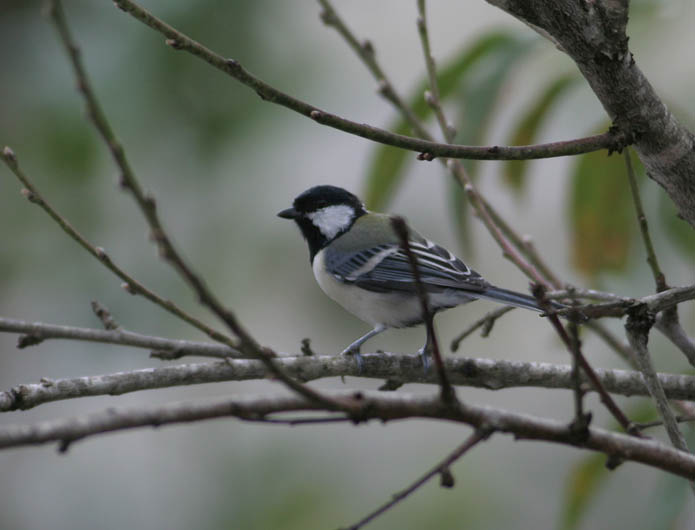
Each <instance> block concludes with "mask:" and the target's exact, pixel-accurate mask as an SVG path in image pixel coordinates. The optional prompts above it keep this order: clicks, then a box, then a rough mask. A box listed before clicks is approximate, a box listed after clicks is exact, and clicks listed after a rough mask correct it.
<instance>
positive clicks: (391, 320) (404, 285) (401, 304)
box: [278, 186, 542, 368]
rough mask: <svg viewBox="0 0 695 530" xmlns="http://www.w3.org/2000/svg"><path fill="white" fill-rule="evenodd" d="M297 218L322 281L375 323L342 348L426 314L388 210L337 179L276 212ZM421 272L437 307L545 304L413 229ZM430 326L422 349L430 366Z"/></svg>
mask: <svg viewBox="0 0 695 530" xmlns="http://www.w3.org/2000/svg"><path fill="white" fill-rule="evenodd" d="M278 216H279V217H282V218H283V219H292V220H294V222H295V223H297V225H298V226H299V229H300V230H301V232H302V235H303V236H304V238H305V239H306V241H307V243H308V245H309V258H310V261H311V265H312V268H313V271H314V276H315V278H316V281H317V282H318V284H319V286H320V287H321V289H322V290H323V291H324V292H325V293H326V294H327V295H328V296H329V297H331V298H332V299H333V300H335V301H336V302H338V303H339V304H340V305H341V306H343V307H344V308H345V309H347V310H348V311H349V312H351V313H352V314H353V315H355V316H356V317H358V318H360V319H361V320H363V321H364V322H367V323H368V324H370V325H371V326H372V328H373V329H372V330H371V331H370V332H369V333H367V334H365V335H363V336H362V337H360V338H358V339H357V340H356V341H354V342H353V343H352V344H350V345H349V346H348V347H347V348H345V350H343V354H354V355H356V359H357V361H358V364H360V365H361V358H360V357H359V351H360V347H361V346H362V344H364V343H365V342H366V341H367V340H368V339H370V338H371V337H374V336H375V335H377V334H379V333H381V332H382V331H384V330H386V329H388V328H403V327H409V326H414V325H416V324H421V323H423V322H424V319H423V312H422V308H421V303H420V299H419V298H418V294H417V290H416V289H417V287H416V283H415V278H414V276H413V273H412V268H411V265H410V262H409V260H408V257H407V255H406V254H405V253H404V252H403V250H402V249H401V246H400V244H399V238H398V236H397V235H396V233H395V232H394V230H393V228H392V224H391V217H390V216H389V215H385V214H379V213H373V212H370V211H368V210H366V209H365V207H364V204H362V202H361V201H360V200H359V199H358V198H357V197H356V196H355V195H353V194H352V193H350V192H349V191H346V190H344V189H342V188H338V187H336V186H315V187H313V188H310V189H308V190H306V191H305V192H304V193H302V194H300V195H299V196H297V198H296V199H295V200H294V202H293V204H292V207H291V208H287V209H286V210H282V211H281V212H280V213H278ZM409 239H410V241H409V244H410V248H411V250H412V252H413V253H414V254H415V256H416V257H417V265H418V270H419V273H420V280H421V283H422V285H423V286H424V288H425V290H426V292H427V296H428V303H429V307H430V310H431V312H432V314H433V315H434V314H435V313H437V312H439V311H443V310H444V309H449V308H452V307H456V306H458V305H461V304H466V303H468V302H472V301H473V300H476V299H478V298H486V299H489V300H494V301H496V302H501V303H503V304H507V305H513V306H518V307H523V308H526V309H532V310H534V311H542V309H541V308H540V307H539V305H538V303H537V301H536V299H535V298H533V297H531V296H529V295H526V294H521V293H516V292H514V291H508V290H507V289H502V288H499V287H495V286H493V285H491V284H489V283H488V282H487V281H485V280H484V279H483V278H482V277H481V276H480V274H478V273H477V272H475V271H474V270H473V269H471V268H470V267H468V266H467V265H466V264H465V263H463V261H461V260H460V259H459V258H457V257H456V256H454V255H453V254H452V253H451V252H449V251H448V250H446V249H445V248H443V247H441V246H439V245H437V244H436V243H432V242H431V241H428V240H427V239H425V238H424V237H422V236H421V235H419V234H418V233H416V232H415V231H413V230H411V231H410V238H409ZM430 339H431V338H430V337H429V333H428V336H427V340H426V342H425V345H424V346H423V347H422V348H420V350H419V352H418V353H419V354H420V355H421V357H422V359H423V364H424V365H425V368H427V364H428V363H427V359H428V357H427V355H428V352H429V347H430V344H431V343H430Z"/></svg>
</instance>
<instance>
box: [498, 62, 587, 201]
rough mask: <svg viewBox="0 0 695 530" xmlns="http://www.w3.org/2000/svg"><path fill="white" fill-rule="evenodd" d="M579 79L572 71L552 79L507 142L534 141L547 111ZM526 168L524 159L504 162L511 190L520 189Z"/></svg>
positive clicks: (529, 142)
mask: <svg viewBox="0 0 695 530" xmlns="http://www.w3.org/2000/svg"><path fill="white" fill-rule="evenodd" d="M579 79H580V77H579V76H578V75H577V74H574V73H573V74H566V75H563V76H561V77H558V78H557V79H555V80H554V81H552V82H551V83H550V84H549V85H548V86H547V87H546V88H545V90H544V91H543V92H541V94H540V95H539V96H538V98H537V99H536V100H535V101H534V102H533V103H532V104H531V106H530V107H529V109H528V110H527V111H526V113H525V114H524V115H523V116H522V118H521V120H520V121H519V123H518V124H517V126H516V128H515V129H514V132H513V133H512V135H511V138H510V140H509V141H508V144H509V145H530V144H533V143H535V142H536V137H537V134H538V130H539V129H540V126H541V125H542V124H543V120H544V119H545V118H546V116H547V115H548V112H549V111H550V110H551V109H552V107H553V105H554V104H555V102H556V101H557V100H558V99H559V97H560V96H562V95H563V94H564V93H565V92H566V91H567V89H568V88H570V87H571V86H572V85H573V84H574V83H576V82H577V81H578V80H579ZM527 168H528V161H526V160H510V161H509V162H506V163H505V164H504V177H505V180H506V182H507V184H509V186H510V187H511V188H512V190H514V191H516V192H520V191H521V190H522V188H523V185H524V182H525V179H524V176H525V175H526V169H527Z"/></svg>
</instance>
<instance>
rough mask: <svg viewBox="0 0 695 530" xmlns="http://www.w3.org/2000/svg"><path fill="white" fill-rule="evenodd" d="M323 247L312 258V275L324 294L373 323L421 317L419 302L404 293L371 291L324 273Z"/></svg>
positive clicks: (393, 324)
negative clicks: (347, 283)
mask: <svg viewBox="0 0 695 530" xmlns="http://www.w3.org/2000/svg"><path fill="white" fill-rule="evenodd" d="M323 260H324V254H323V250H322V251H320V252H319V253H318V254H316V256H315V257H314V263H313V270H314V277H315V278H316V281H317V283H318V284H319V286H320V287H321V289H322V290H323V292H324V293H326V294H327V295H328V296H329V297H331V298H332V299H333V300H335V301H336V302H338V303H339V304H340V305H341V306H343V307H344V308H345V309H347V310H348V311H349V312H350V313H352V314H353V315H355V316H356V317H357V318H359V319H360V320H363V321H364V322H367V323H368V324H371V325H372V326H376V325H377V324H382V325H384V326H387V327H391V328H401V327H404V326H408V325H412V324H413V323H416V322H418V321H419V320H421V317H422V312H421V310H420V301H419V300H418V298H417V297H416V296H414V295H410V294H407V293H375V292H373V291H367V290H366V289H360V288H358V287H355V286H349V285H346V284H344V283H342V282H340V281H338V280H337V279H336V278H335V277H333V276H332V275H331V274H328V273H327V272H326V270H325V267H324V261H323Z"/></svg>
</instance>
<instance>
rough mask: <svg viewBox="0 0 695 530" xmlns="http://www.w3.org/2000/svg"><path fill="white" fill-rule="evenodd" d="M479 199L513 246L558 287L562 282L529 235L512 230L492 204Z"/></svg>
mask: <svg viewBox="0 0 695 530" xmlns="http://www.w3.org/2000/svg"><path fill="white" fill-rule="evenodd" d="M479 196H480V199H481V201H482V202H483V204H484V205H485V208H486V210H487V211H488V212H489V213H490V217H491V218H492V220H493V222H494V223H495V224H496V225H497V226H498V227H499V229H500V230H501V231H502V233H503V234H504V235H505V236H506V237H507V238H508V239H509V240H510V241H511V242H512V243H513V244H514V246H515V247H516V248H517V249H519V251H520V252H521V253H522V254H523V255H524V256H525V257H526V258H527V259H528V260H529V261H530V262H531V263H532V264H533V266H534V267H535V268H536V269H537V270H538V271H539V272H540V273H541V275H542V276H543V277H544V278H546V279H547V280H548V281H549V282H550V285H551V286H552V287H553V288H558V287H560V286H561V285H562V282H561V281H560V279H559V278H558V277H557V275H556V274H555V273H554V272H553V270H552V269H551V268H550V266H549V265H548V264H547V263H546V262H545V260H544V259H543V257H542V256H541V255H540V253H539V252H538V249H537V248H536V246H535V245H534V244H533V240H532V238H531V236H529V235H524V236H521V235H519V233H518V232H517V231H516V230H514V229H513V228H512V227H511V226H510V225H509V223H507V222H506V221H505V220H504V218H503V217H502V216H501V215H500V213H499V212H497V210H496V209H495V208H493V207H492V205H491V204H490V203H489V202H488V201H487V200H486V199H485V197H483V196H482V195H480V194H479Z"/></svg>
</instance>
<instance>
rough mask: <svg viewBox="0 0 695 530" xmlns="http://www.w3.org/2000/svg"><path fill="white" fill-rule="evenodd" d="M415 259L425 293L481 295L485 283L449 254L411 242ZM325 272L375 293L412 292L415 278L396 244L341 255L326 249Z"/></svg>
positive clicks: (442, 249) (486, 285) (403, 254)
mask: <svg viewBox="0 0 695 530" xmlns="http://www.w3.org/2000/svg"><path fill="white" fill-rule="evenodd" d="M410 248H411V250H412V252H413V254H415V256H416V257H417V262H418V270H419V272H420V278H421V280H422V283H423V285H424V286H425V288H426V289H427V291H429V292H432V293H435V292H441V291H444V290H447V289H456V290H462V291H470V292H471V293H480V292H482V291H484V290H485V289H486V288H487V287H488V283H487V282H486V281H485V280H484V279H483V278H482V277H481V276H480V275H479V274H478V273H477V272H475V271H474V270H473V269H471V268H469V267H468V266H467V265H466V264H465V263H463V261H461V260H460V259H459V258H457V257H456V256H454V255H453V254H452V253H451V252H449V251H448V250H446V249H445V248H443V247H440V246H439V245H436V244H435V243H432V242H430V241H422V242H418V241H410ZM325 265H326V268H327V269H328V272H329V273H330V274H332V275H333V276H334V277H335V278H336V279H338V280H339V281H342V282H344V283H350V284H354V285H356V286H358V287H361V288H362V289H367V290H369V291H376V292H387V291H402V292H415V290H416V286H415V277H414V276H413V273H412V269H411V266H410V261H409V260H408V257H407V256H406V254H405V253H404V252H403V250H402V249H401V248H400V247H399V246H398V245H395V244H384V245H377V246H374V247H370V248H367V249H361V250H358V251H354V252H343V251H338V250H333V249H330V248H327V249H326V254H325Z"/></svg>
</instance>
